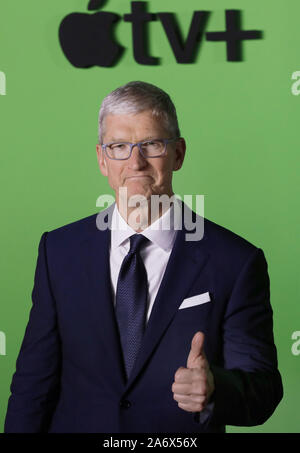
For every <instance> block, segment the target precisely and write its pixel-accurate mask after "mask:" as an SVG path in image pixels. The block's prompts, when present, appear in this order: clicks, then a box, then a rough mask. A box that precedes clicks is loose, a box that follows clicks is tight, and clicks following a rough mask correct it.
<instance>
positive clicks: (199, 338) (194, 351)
mask: <svg viewBox="0 0 300 453" xmlns="http://www.w3.org/2000/svg"><path fill="white" fill-rule="evenodd" d="M204 337H205V335H204V333H203V332H200V331H199V332H196V333H195V335H194V337H193V339H192V343H191V349H190V352H189V355H188V359H187V368H198V367H200V362H201V361H202V360H203V359H206V356H205V352H204Z"/></svg>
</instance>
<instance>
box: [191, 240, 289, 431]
mask: <svg viewBox="0 0 300 453" xmlns="http://www.w3.org/2000/svg"><path fill="white" fill-rule="evenodd" d="M221 335H222V357H223V364H222V366H220V364H218V365H216V364H214V363H211V364H210V368H211V371H212V373H213V375H214V380H215V392H214V405H213V407H212V408H211V409H212V410H211V414H210V417H209V419H208V420H207V421H206V423H209V424H211V425H214V424H216V425H220V424H221V425H235V426H254V425H259V424H262V423H264V422H265V421H266V420H267V419H268V418H269V417H270V416H271V415H272V413H273V412H274V410H275V408H276V407H277V405H278V404H279V402H280V400H281V399H282V396H283V388H282V380H281V375H280V373H279V371H278V368H277V366H278V365H277V351H276V346H275V344H274V337H273V311H272V307H271V304H270V282H269V275H268V269H267V262H266V260H265V257H264V253H263V251H262V250H261V249H255V250H254V252H253V253H252V254H251V256H250V258H249V259H248V260H247V263H246V264H245V265H244V266H243V268H242V269H241V271H240V274H239V277H238V279H237V281H236V283H235V285H234V288H233V291H232V293H231V297H230V299H229V301H228V304H227V307H226V310H225V314H224V320H223V326H222V334H221ZM200 420H201V419H200ZM200 420H199V413H196V416H195V421H198V422H199V421H200Z"/></svg>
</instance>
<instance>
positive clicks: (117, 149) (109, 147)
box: [101, 137, 179, 160]
mask: <svg viewBox="0 0 300 453" xmlns="http://www.w3.org/2000/svg"><path fill="white" fill-rule="evenodd" d="M178 139H179V137H176V138H157V139H154V140H145V141H143V142H137V143H129V142H120V143H116V142H113V143H106V144H103V145H101V147H102V149H103V151H104V152H105V154H106V155H107V157H108V158H109V159H114V160H125V159H129V158H130V156H131V154H132V149H133V147H134V146H137V147H138V149H139V152H140V154H141V155H142V156H143V157H144V158H146V159H148V158H152V157H161V156H163V155H164V154H165V153H166V150H167V144H168V143H171V142H174V141H176V140H178Z"/></svg>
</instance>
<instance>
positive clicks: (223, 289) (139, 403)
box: [5, 204, 283, 433]
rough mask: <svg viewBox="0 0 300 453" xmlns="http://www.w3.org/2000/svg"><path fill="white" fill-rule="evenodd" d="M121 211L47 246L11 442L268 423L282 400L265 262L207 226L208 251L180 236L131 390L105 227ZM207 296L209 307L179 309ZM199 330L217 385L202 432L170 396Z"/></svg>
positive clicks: (43, 244) (48, 237)
mask: <svg viewBox="0 0 300 453" xmlns="http://www.w3.org/2000/svg"><path fill="white" fill-rule="evenodd" d="M113 207H114V204H113V205H112V206H110V207H109V208H107V209H106V210H104V211H102V212H101V213H100V214H94V215H91V216H89V217H86V218H84V219H81V220H79V221H76V222H73V223H71V224H68V225H65V226H63V227H60V228H58V229H55V230H52V231H50V232H45V233H43V235H42V237H41V240H40V244H39V251H38V259H37V266H36V272H35V279H34V287H33V291H32V308H31V311H30V316H29V322H28V325H27V327H26V331H25V336H24V339H23V342H22V345H21V349H20V352H19V355H18V359H17V364H16V371H15V373H14V375H13V378H12V383H11V387H10V389H11V395H10V398H9V402H8V408H7V414H6V419H5V432H6V433H10V432H50V433H55V432H72V433H74V432H94V433H101V432H103V433H117V432H121V433H126V432H146V433H148V432H152V433H166V432H173V433H177V432H179V433H185V432H194V433H200V432H224V431H225V425H239V426H252V425H257V424H261V423H264V422H265V421H266V420H267V419H268V418H269V417H270V415H271V414H272V413H273V411H274V410H275V408H276V406H277V405H278V403H279V401H280V400H281V398H282V395H283V390H282V381H281V376H280V373H279V371H278V368H277V352H276V347H275V345H274V339H273V325H272V324H273V322H272V308H271V305H270V293H269V277H268V271H267V263H266V260H265V257H264V254H263V252H262V250H261V249H259V248H257V247H255V246H254V245H252V244H250V243H249V242H248V241H246V240H245V239H243V238H241V237H239V236H238V235H236V234H234V233H232V232H231V231H229V230H227V229H225V228H223V227H221V226H219V225H217V224H215V223H213V222H212V221H210V220H208V219H204V237H203V239H202V240H199V241H186V240H185V234H186V233H187V231H186V230H185V226H184V225H183V229H182V230H178V233H177V237H176V240H175V243H174V246H173V249H172V252H171V255H170V258H169V261H168V264H167V268H166V271H165V274H164V277H163V280H162V283H161V285H160V288H159V291H158V294H157V296H156V299H155V303H154V305H153V308H152V312H151V316H150V319H149V321H148V324H147V328H146V331H145V335H144V338H143V342H142V346H141V349H140V351H139V353H138V356H137V359H136V362H135V364H134V368H133V370H132V373H131V375H130V377H129V379H128V381H126V377H125V370H124V366H123V360H122V351H121V344H120V340H119V335H118V328H117V323H116V319H115V314H114V307H113V299H112V292H111V282H110V269H109V244H110V229H107V230H105V231H100V230H99V229H98V228H97V226H96V218H97V215H99V216H106V217H103V218H104V219H107V218H109V217H110V214H111V213H112V209H113ZM194 215H195V214H194ZM188 233H190V231H189V232H188ZM204 292H209V294H210V298H211V301H210V302H209V303H204V304H200V305H196V306H194V307H189V308H186V309H178V308H179V306H180V305H181V303H182V301H183V300H184V299H185V298H188V297H192V296H194V295H197V294H202V293H204ZM198 330H201V331H202V332H204V334H205V345H204V350H205V353H206V356H207V358H208V361H209V363H210V367H211V370H212V372H213V375H214V379H215V392H214V398H213V401H214V409H213V412H212V413H211V415H210V417H209V418H208V420H207V421H206V422H205V423H202V422H201V420H199V413H192V412H186V411H184V410H183V409H181V408H179V407H178V404H177V402H176V401H175V400H174V399H173V393H172V389H171V387H172V383H173V381H174V374H175V372H176V370H177V369H178V368H179V367H180V366H184V367H185V366H186V361H187V357H188V353H189V351H190V347H191V340H192V338H193V336H194V334H195V333H196V332H197V331H198Z"/></svg>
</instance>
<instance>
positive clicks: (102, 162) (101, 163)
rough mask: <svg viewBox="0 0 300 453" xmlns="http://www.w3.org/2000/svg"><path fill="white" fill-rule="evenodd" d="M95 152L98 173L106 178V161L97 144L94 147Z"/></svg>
mask: <svg viewBox="0 0 300 453" xmlns="http://www.w3.org/2000/svg"><path fill="white" fill-rule="evenodd" d="M96 152H97V159H98V164H99V168H100V171H101V173H102V175H103V176H107V175H108V172H107V166H106V159H105V157H104V152H103V149H102V146H101V145H99V144H97V145H96Z"/></svg>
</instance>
